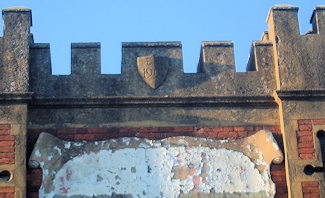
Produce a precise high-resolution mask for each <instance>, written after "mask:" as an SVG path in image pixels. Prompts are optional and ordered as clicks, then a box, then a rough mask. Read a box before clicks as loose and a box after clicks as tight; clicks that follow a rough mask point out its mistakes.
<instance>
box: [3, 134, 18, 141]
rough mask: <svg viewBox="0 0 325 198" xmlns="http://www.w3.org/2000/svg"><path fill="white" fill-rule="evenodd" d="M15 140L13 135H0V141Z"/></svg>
mask: <svg viewBox="0 0 325 198" xmlns="http://www.w3.org/2000/svg"><path fill="white" fill-rule="evenodd" d="M10 140H15V136H13V135H0V141H10Z"/></svg>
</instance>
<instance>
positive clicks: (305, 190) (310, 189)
mask: <svg viewBox="0 0 325 198" xmlns="http://www.w3.org/2000/svg"><path fill="white" fill-rule="evenodd" d="M302 192H303V193H318V192H319V187H318V186H309V187H304V188H302Z"/></svg>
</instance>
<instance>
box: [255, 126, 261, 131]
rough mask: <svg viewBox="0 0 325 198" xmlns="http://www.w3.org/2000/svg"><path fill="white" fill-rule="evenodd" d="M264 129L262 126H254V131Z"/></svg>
mask: <svg viewBox="0 0 325 198" xmlns="http://www.w3.org/2000/svg"><path fill="white" fill-rule="evenodd" d="M262 129H263V127H262V126H254V131H260V130H262Z"/></svg>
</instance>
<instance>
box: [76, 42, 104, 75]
mask: <svg viewBox="0 0 325 198" xmlns="http://www.w3.org/2000/svg"><path fill="white" fill-rule="evenodd" d="M100 60H101V58H100V43H72V44H71V75H79V76H83V75H94V76H97V75H100V74H101V71H100V67H101V65H100Z"/></svg>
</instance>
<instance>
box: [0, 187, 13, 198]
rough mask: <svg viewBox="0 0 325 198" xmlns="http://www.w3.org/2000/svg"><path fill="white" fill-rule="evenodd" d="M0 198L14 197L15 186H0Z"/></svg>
mask: <svg viewBox="0 0 325 198" xmlns="http://www.w3.org/2000/svg"><path fill="white" fill-rule="evenodd" d="M0 198H15V188H1V187H0Z"/></svg>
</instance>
